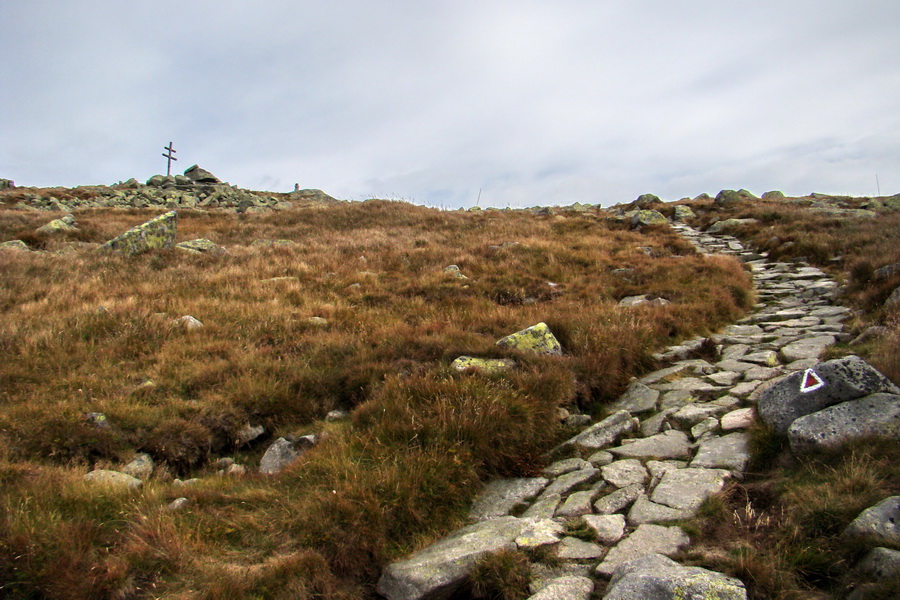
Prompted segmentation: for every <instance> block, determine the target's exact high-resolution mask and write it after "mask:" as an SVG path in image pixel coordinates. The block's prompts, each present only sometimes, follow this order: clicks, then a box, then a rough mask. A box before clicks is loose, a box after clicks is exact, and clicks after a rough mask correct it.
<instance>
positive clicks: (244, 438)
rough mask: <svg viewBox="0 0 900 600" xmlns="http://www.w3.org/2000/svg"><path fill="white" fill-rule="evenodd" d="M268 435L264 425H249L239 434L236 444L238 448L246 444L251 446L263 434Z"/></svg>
mask: <svg viewBox="0 0 900 600" xmlns="http://www.w3.org/2000/svg"><path fill="white" fill-rule="evenodd" d="M265 433H266V428H265V427H263V426H262V425H255V426H254V425H250V423H247V424H246V425H244V426H243V427H242V428H241V429H240V431H238V433H237V439H236V440H235V444H236V445H238V446H243V445H245V444H249V443H250V442H252V441H253V440H255V439H257V438H259V437H260V436H262V435H263V434H265Z"/></svg>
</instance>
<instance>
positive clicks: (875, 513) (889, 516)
mask: <svg viewBox="0 0 900 600" xmlns="http://www.w3.org/2000/svg"><path fill="white" fill-rule="evenodd" d="M844 535H846V536H850V537H856V536H862V537H871V538H874V539H875V540H878V542H879V543H883V544H893V545H896V544H900V496H891V497H889V498H885V499H884V500H882V501H881V502H879V503H878V504H876V505H875V506H872V507H869V508H867V509H866V510H864V511H862V512H861V513H859V516H858V517H856V518H855V519H854V520H853V522H852V523H850V525H848V526H847V529H846V531H844Z"/></svg>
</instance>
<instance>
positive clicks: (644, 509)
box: [628, 494, 692, 526]
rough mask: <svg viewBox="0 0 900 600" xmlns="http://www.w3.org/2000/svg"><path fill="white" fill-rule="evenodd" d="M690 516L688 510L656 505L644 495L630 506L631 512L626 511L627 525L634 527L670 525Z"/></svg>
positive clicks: (690, 513)
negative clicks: (657, 524) (645, 524)
mask: <svg viewBox="0 0 900 600" xmlns="http://www.w3.org/2000/svg"><path fill="white" fill-rule="evenodd" d="M691 516H692V512H691V511H689V510H682V509H679V508H672V507H670V506H666V505H665V504H657V503H656V502H652V501H651V500H650V499H649V498H647V496H646V495H645V494H641V495H640V496H638V499H637V500H635V501H634V504H632V505H631V510H629V511H628V524H629V525H632V526H634V525H643V524H644V523H671V522H673V521H680V520H681V519H687V518H689V517H691Z"/></svg>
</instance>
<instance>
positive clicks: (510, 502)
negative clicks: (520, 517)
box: [469, 477, 550, 521]
mask: <svg viewBox="0 0 900 600" xmlns="http://www.w3.org/2000/svg"><path fill="white" fill-rule="evenodd" d="M548 483H550V481H549V480H548V479H544V478H543V477H528V478H518V479H497V480H495V481H492V482H490V483H488V484H487V485H486V486H484V490H482V492H481V493H480V494H479V495H478V497H477V498H476V499H475V502H474V503H473V504H472V510H471V511H469V517H470V518H471V519H473V520H476V521H484V520H485V519H492V518H494V517H502V516H506V515H508V514H509V513H510V512H512V511H513V510H514V509H515V508H516V507H518V506H521V505H522V504H524V503H525V502H527V501H529V500H531V499H532V498H535V497H536V496H537V495H538V494H540V493H541V490H543V489H544V488H545V487H547V484H548Z"/></svg>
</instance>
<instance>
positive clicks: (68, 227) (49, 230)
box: [35, 215, 78, 235]
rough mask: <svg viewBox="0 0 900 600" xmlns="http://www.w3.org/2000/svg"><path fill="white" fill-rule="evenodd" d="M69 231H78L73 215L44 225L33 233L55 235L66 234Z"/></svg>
mask: <svg viewBox="0 0 900 600" xmlns="http://www.w3.org/2000/svg"><path fill="white" fill-rule="evenodd" d="M69 231H78V227H76V225H75V217H74V216H73V215H66V216H64V217H62V218H61V219H54V220H53V221H50V222H49V223H47V224H46V225H43V226H41V227H38V228H37V229H36V230H35V233H37V234H38V235H56V234H58V233H67V232H69Z"/></svg>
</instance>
